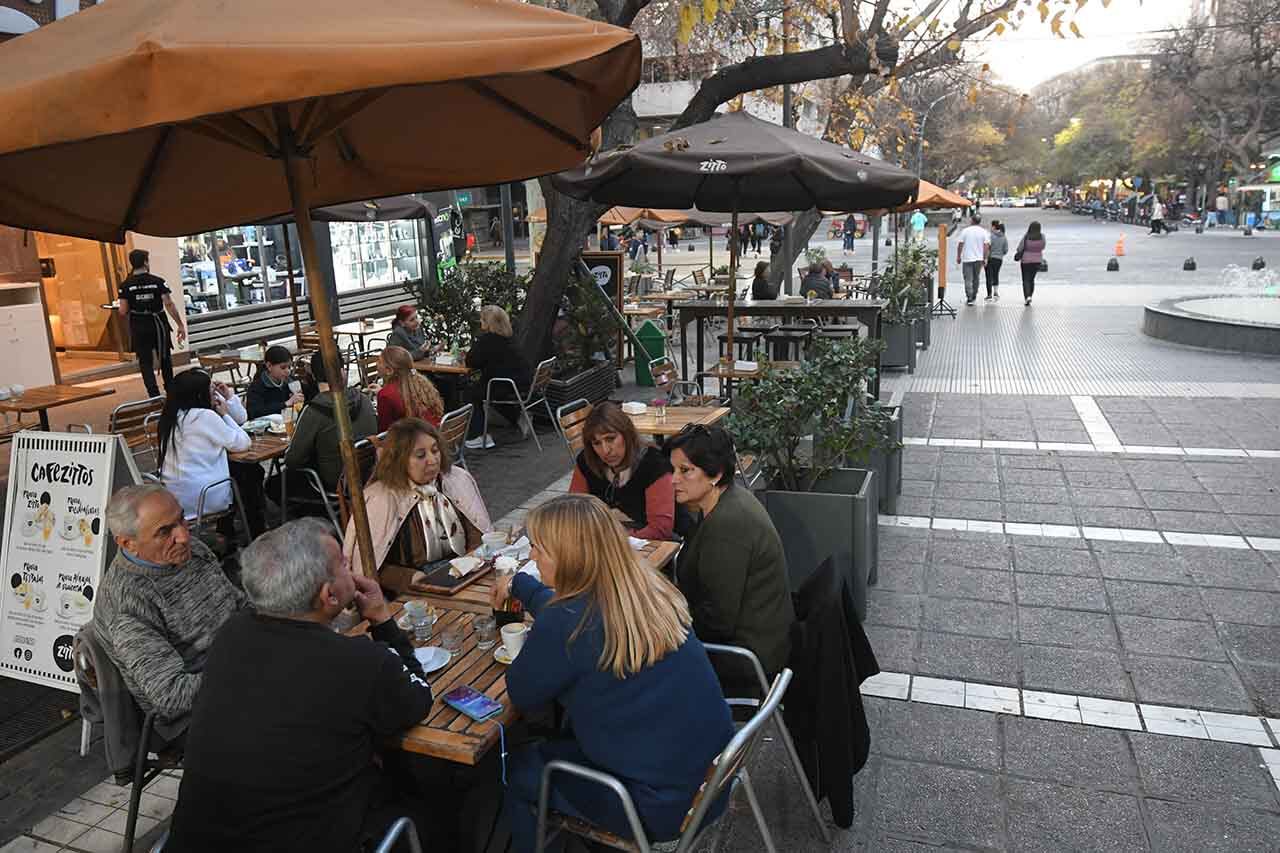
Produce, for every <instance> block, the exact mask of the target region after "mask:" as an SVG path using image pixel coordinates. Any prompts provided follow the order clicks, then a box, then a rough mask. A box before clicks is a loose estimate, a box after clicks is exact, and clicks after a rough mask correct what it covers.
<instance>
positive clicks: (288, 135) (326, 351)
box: [275, 106, 378, 577]
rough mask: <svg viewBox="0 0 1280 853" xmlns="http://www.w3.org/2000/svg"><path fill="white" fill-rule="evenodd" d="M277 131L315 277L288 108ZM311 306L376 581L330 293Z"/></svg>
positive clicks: (364, 563)
mask: <svg viewBox="0 0 1280 853" xmlns="http://www.w3.org/2000/svg"><path fill="white" fill-rule="evenodd" d="M275 119H276V129H277V131H278V132H279V134H280V150H281V152H282V154H283V156H282V158H281V159H282V161H283V163H284V173H285V181H286V182H287V183H288V185H289V199H290V201H291V202H292V203H293V218H294V222H296V223H298V242H299V243H300V244H302V264H303V269H305V270H308V271H309V273H310V274H312V275H315V274H316V271H317V270H320V269H322V267H321V266H320V255H319V253H318V250H317V249H316V238H315V233H314V232H313V231H312V230H311V206H310V204H309V203H308V200H307V179H308V177H309V176H308V175H307V174H306V166H307V163H308V161H307V159H306V157H305V155H304V154H303V153H302V152H301V151H299V150H298V144H297V140H296V139H295V138H294V135H293V125H292V122H291V121H290V120H289V112H288V110H287V108H285V107H282V106H277V107H275ZM311 305H312V308H313V310H314V311H315V315H316V316H315V320H316V329H317V331H318V332H319V334H320V353H321V357H322V358H323V359H324V366H325V372H326V373H328V378H329V389H330V393H331V394H333V404H334V405H333V415H334V421H336V422H337V425H338V448H339V450H340V451H341V453H342V471H343V473H344V474H345V475H346V477H347V490H348V493H349V494H350V496H351V520H352V521H353V522H354V525H355V532H356V544H357V546H358V547H359V550H360V556H361V560H360V566H361V569H362V570H363V572H364V575H365V576H366V577H376V576H377V573H378V566H377V565H376V563H375V561H374V552H373V537H372V536H371V535H370V533H369V513H368V511H367V509H366V508H365V503H364V480H363V477H362V474H361V471H360V464H359V462H358V461H357V460H356V449H355V445H354V444H353V443H352V432H351V415H350V413H348V412H347V406H346V399H345V397H346V391H345V389H346V382H345V381H344V377H343V375H342V373H341V371H340V370H339V369H338V344H337V341H336V340H335V339H334V337H333V316H332V314H331V313H330V310H329V291H328V289H327V288H325V287H324V286H323V285H322V286H320V287H312V288H311Z"/></svg>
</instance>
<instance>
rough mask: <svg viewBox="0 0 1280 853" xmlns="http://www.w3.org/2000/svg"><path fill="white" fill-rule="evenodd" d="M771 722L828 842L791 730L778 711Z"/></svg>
mask: <svg viewBox="0 0 1280 853" xmlns="http://www.w3.org/2000/svg"><path fill="white" fill-rule="evenodd" d="M773 722H774V725H776V726H777V728H778V734H779V735H780V736H781V737H782V743H783V745H784V746H786V748H787V754H788V755H790V756H791V769H792V770H794V771H795V774H796V779H797V780H799V782H800V790H801V791H803V792H804V798H805V801H806V802H808V803H809V811H811V812H813V820H814V822H815V823H817V824H818V832H820V833H822V840H823V841H825V842H827V843H828V844H829V843H830V842H831V830H830V829H828V828H827V822H826V821H824V820H823V819H822V810H821V809H819V808H818V799H817V798H816V797H815V796H814V795H813V788H811V787H809V778H808V777H807V776H805V775H804V765H803V764H801V763H800V753H798V752H796V745H795V741H793V740H791V732H789V731H787V724H786V723H785V722H783V720H782V714H781V712H780V711H775V712H774V714H773Z"/></svg>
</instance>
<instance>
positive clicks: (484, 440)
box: [466, 433, 498, 450]
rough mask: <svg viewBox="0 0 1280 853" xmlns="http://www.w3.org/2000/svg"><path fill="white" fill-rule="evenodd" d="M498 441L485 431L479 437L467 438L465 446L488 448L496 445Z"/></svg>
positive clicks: (478, 448) (480, 448) (475, 448)
mask: <svg viewBox="0 0 1280 853" xmlns="http://www.w3.org/2000/svg"><path fill="white" fill-rule="evenodd" d="M497 446H498V443H497V442H496V441H494V440H493V436H491V435H489V434H488V433H485V434H484V435H482V436H480V437H479V438H468V439H467V441H466V447H467V449H468V450H490V449H492V448H494V447H497Z"/></svg>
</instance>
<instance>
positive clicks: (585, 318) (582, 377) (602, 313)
mask: <svg viewBox="0 0 1280 853" xmlns="http://www.w3.org/2000/svg"><path fill="white" fill-rule="evenodd" d="M604 300H605V297H604V295H603V294H602V293H601V292H600V290H599V288H597V287H596V286H595V283H594V282H590V281H583V280H581V279H578V278H577V277H574V278H573V279H572V281H571V282H570V283H569V285H568V286H567V287H566V288H565V299H564V303H563V304H562V306H561V309H560V317H559V319H558V320H557V321H556V327H555V330H554V331H553V333H552V338H553V340H554V342H555V348H556V375H555V377H554V378H552V380H551V383H550V384H549V385H548V386H547V402H548V403H550V404H551V410H552V411H555V410H556V409H557V408H558V407H560V406H563V405H564V404H566V403H571V402H573V401H574V400H581V399H586V400H590V401H591V402H593V403H596V402H599V401H600V400H604V399H607V398H608V396H609V395H610V394H611V393H613V389H614V387H615V384H616V381H617V370H616V369H615V367H614V365H613V362H612V360H611V358H610V351H611V349H612V347H613V346H614V345H615V344H616V339H617V333H618V330H619V329H620V328H621V326H620V325H619V323H618V319H617V317H616V316H615V314H614V313H613V311H611V310H610V308H609V305H608V304H607V303H606V302H605V301H604Z"/></svg>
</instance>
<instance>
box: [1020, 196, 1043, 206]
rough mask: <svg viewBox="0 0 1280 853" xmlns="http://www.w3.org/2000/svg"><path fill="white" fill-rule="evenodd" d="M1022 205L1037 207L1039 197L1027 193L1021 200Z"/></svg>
mask: <svg viewBox="0 0 1280 853" xmlns="http://www.w3.org/2000/svg"><path fill="white" fill-rule="evenodd" d="M1022 206H1023V207H1039V206H1040V199H1039V198H1037V197H1036V196H1033V195H1029V196H1027V197H1026V198H1024V199H1023V200H1022Z"/></svg>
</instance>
